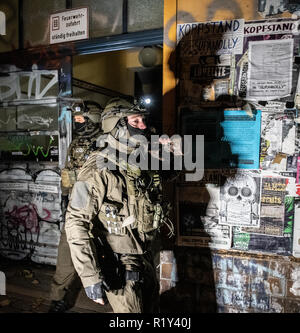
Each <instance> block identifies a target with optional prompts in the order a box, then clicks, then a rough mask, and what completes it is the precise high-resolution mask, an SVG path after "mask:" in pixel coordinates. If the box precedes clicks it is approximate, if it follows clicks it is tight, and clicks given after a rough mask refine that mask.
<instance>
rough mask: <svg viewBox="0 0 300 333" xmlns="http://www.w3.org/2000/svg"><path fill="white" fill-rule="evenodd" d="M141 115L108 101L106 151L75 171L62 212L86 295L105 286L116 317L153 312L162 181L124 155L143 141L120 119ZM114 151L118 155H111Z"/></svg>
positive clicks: (104, 124) (104, 116)
mask: <svg viewBox="0 0 300 333" xmlns="http://www.w3.org/2000/svg"><path fill="white" fill-rule="evenodd" d="M142 113H143V111H141V110H140V109H139V107H136V105H132V104H130V103H127V102H124V101H121V102H119V101H118V100H117V101H112V102H111V103H108V106H106V108H105V110H104V112H103V113H102V119H103V120H102V129H103V131H104V133H107V138H106V140H105V141H106V144H107V145H106V148H105V149H102V150H101V149H100V150H98V151H96V152H94V153H92V154H91V155H90V157H89V159H88V160H87V162H86V163H85V164H84V165H83V167H82V168H81V169H80V172H79V174H78V178H77V182H76V183H75V184H74V187H73V190H72V194H71V197H70V201H69V205H68V208H67V213H66V226H65V228H66V234H67V240H68V243H69V245H70V250H71V256H72V260H73V263H74V266H75V269H76V271H77V273H78V275H79V277H80V279H81V281H82V284H83V286H84V287H85V289H86V292H87V295H88V296H89V291H90V290H96V286H102V285H104V283H105V284H106V285H108V287H109V291H106V296H107V298H108V300H109V302H110V305H111V306H112V308H113V310H114V312H117V313H121V312H123V313H126V312H127V313H129V312H134V313H142V312H155V311H157V310H158V308H157V305H158V296H159V283H158V280H157V277H156V271H155V267H154V264H153V259H152V249H153V246H152V242H153V241H154V240H155V237H156V234H157V232H158V230H159V228H160V225H161V223H163V222H164V218H165V215H164V209H163V207H162V206H163V205H162V201H161V200H162V196H161V183H160V182H156V181H155V179H157V174H156V172H153V171H151V170H150V171H144V170H143V171H142V170H141V169H140V168H139V167H138V166H137V165H136V164H132V163H131V164H129V163H128V161H129V160H128V158H127V157H128V156H126V154H131V153H134V152H135V150H136V149H137V148H138V147H140V146H141V145H144V142H137V141H136V140H135V137H133V136H131V135H130V133H129V130H128V128H129V127H127V125H126V124H125V123H124V119H125V118H124V117H125V116H128V115H130V114H133V115H135V114H138V115H139V114H142ZM122 117H123V118H122ZM124 138H126V139H129V141H126V143H124V141H123V139H124ZM114 149H116V150H117V151H118V154H116V155H114V154H111V152H113V151H114ZM124 154H125V158H124ZM108 161H109V162H111V165H112V166H114V167H112V168H111V167H108V164H107V162H108ZM99 244H100V246H99ZM103 249H105V251H104V250H103ZM101 289H102V287H101ZM106 290H107V289H106ZM97 295H98V294H97ZM99 295H102V292H101V293H99ZM89 297H90V298H92V299H94V300H96V298H98V299H99V298H100V299H101V298H103V297H102V296H95V295H94V294H91V295H90V296H89Z"/></svg>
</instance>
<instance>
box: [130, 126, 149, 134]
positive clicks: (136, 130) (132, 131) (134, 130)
mask: <svg viewBox="0 0 300 333" xmlns="http://www.w3.org/2000/svg"><path fill="white" fill-rule="evenodd" d="M127 128H128V132H129V134H130V136H133V135H145V134H146V128H145V129H139V128H135V127H132V126H131V125H129V124H127Z"/></svg>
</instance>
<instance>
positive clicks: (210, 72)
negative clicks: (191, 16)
mask: <svg viewBox="0 0 300 333" xmlns="http://www.w3.org/2000/svg"><path fill="white" fill-rule="evenodd" d="M243 36H244V20H243V19H234V20H224V21H213V22H192V23H182V24H178V25H177V51H178V54H179V56H180V65H179V62H178V66H177V70H178V73H177V75H178V77H180V82H179V91H180V96H181V103H193V104H199V103H201V101H202V102H203V101H215V100H217V99H220V98H223V97H224V96H229V95H230V93H231V90H232V87H231V86H232V73H233V72H232V69H233V63H232V61H233V55H236V54H242V52H243Z"/></svg>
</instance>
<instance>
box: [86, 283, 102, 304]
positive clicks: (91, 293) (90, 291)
mask: <svg viewBox="0 0 300 333" xmlns="http://www.w3.org/2000/svg"><path fill="white" fill-rule="evenodd" d="M84 290H85V293H86V294H87V297H88V298H90V299H92V300H93V301H95V300H97V299H101V298H102V299H103V300H104V299H106V295H105V291H104V286H103V283H102V282H98V283H96V284H93V285H92V286H88V287H86V288H84Z"/></svg>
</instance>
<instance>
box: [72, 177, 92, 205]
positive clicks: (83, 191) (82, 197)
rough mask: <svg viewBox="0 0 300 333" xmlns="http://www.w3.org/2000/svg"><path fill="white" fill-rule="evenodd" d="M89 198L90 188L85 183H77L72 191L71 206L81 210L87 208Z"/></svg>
mask: <svg viewBox="0 0 300 333" xmlns="http://www.w3.org/2000/svg"><path fill="white" fill-rule="evenodd" d="M89 197H90V186H89V184H88V183H86V182H82V181H77V182H76V183H75V184H74V186H73V190H72V195H71V202H70V204H71V206H72V207H74V208H79V209H83V208H86V207H87V204H88V202H89Z"/></svg>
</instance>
